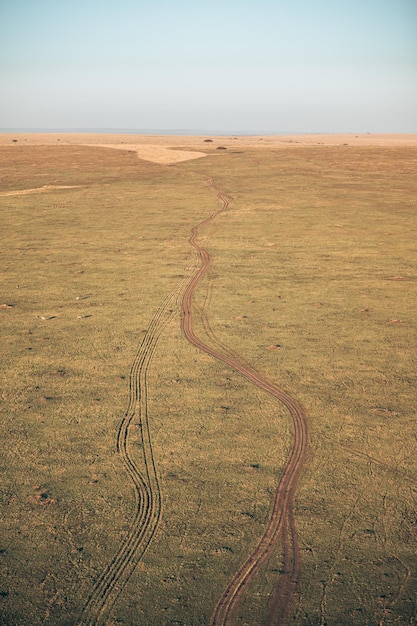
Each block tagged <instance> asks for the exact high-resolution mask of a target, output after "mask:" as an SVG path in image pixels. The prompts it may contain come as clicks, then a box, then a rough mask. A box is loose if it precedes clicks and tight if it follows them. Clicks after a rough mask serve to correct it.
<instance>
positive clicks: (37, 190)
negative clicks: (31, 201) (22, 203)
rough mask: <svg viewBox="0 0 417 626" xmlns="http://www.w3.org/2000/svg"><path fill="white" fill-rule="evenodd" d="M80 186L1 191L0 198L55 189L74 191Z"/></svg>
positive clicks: (52, 186) (51, 186) (48, 186)
mask: <svg viewBox="0 0 417 626" xmlns="http://www.w3.org/2000/svg"><path fill="white" fill-rule="evenodd" d="M80 186H81V185H43V186H42V187H35V188H34V189H18V190H17V191H2V192H1V193H0V196H26V195H27V194H28V193H44V192H45V191H55V189H74V188H75V187H80Z"/></svg>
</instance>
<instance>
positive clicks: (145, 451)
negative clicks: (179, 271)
mask: <svg viewBox="0 0 417 626" xmlns="http://www.w3.org/2000/svg"><path fill="white" fill-rule="evenodd" d="M188 282H189V276H187V277H185V278H184V279H183V280H182V281H180V282H179V283H178V284H177V285H176V287H175V288H174V289H173V290H172V291H171V293H170V294H169V295H168V296H167V297H166V298H165V300H164V301H163V302H162V304H161V305H160V307H159V308H158V310H157V311H156V313H155V315H154V316H153V318H152V320H151V322H150V324H149V327H148V329H147V331H146V334H145V335H144V337H143V340H142V343H141V345H140V347H139V349H138V351H137V353H136V355H135V357H134V360H133V362H132V365H131V369H130V374H129V404H128V408H127V411H126V414H125V416H124V417H123V419H122V421H121V423H120V425H119V428H118V431H117V437H116V449H117V452H118V454H119V455H120V458H121V459H122V461H123V464H124V466H125V469H126V471H127V473H128V475H129V477H130V479H131V481H132V483H133V486H134V491H135V513H134V516H133V519H132V521H131V524H130V528H129V530H128V532H127V533H126V535H125V536H124V538H123V539H122V541H121V543H120V545H119V547H118V550H117V552H116V554H115V555H114V557H113V558H112V560H111V561H110V563H109V564H108V565H107V566H106V567H105V568H104V570H103V571H102V573H101V575H100V576H99V578H98V579H97V581H96V583H95V585H94V588H93V590H92V592H91V593H90V595H89V597H88V599H87V602H86V603H85V606H84V608H83V611H82V615H81V620H80V621H79V624H82V625H83V626H84V625H85V626H94V625H96V624H100V623H103V622H104V620H105V617H106V615H107V614H108V613H109V611H110V610H111V608H112V606H113V605H114V603H115V602H116V600H117V598H118V597H119V595H120V593H121V592H122V591H123V588H124V587H125V585H126V583H127V582H128V580H129V579H130V577H131V575H132V574H133V572H134V570H135V568H136V567H137V565H138V563H139V562H140V560H141V559H142V557H143V555H144V553H145V552H146V549H147V548H148V546H149V544H150V542H151V541H152V538H153V536H154V534H155V532H156V529H157V527H158V523H159V520H160V516H161V491H160V486H159V480H158V474H157V470H156V466H155V458H154V452H153V446H152V439H151V434H150V429H149V413H148V381H147V378H148V372H149V367H150V364H151V361H152V358H153V355H154V353H155V350H156V347H157V344H158V341H159V338H160V336H161V334H162V332H163V330H164V329H165V327H166V326H167V325H168V324H169V323H170V322H171V321H172V320H173V319H174V318H175V317H176V316H177V315H178V308H179V305H180V298H181V296H182V294H183V292H184V289H185V287H186V285H187V283H188ZM133 424H136V425H137V427H138V429H139V433H138V436H139V441H138V443H139V447H138V446H136V448H135V452H134V453H133V450H132V441H131V438H130V437H129V435H130V431H131V426H132V425H133ZM139 449H140V451H141V454H140V455H138V450H139Z"/></svg>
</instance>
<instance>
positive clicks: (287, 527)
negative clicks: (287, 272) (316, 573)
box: [181, 178, 307, 626]
mask: <svg viewBox="0 0 417 626" xmlns="http://www.w3.org/2000/svg"><path fill="white" fill-rule="evenodd" d="M209 184H210V185H211V187H212V188H213V189H215V190H216V191H217V196H218V198H219V200H220V201H221V202H222V206H221V208H219V209H218V210H217V211H216V212H214V213H213V214H212V215H211V216H209V217H207V218H206V219H205V220H203V221H202V222H200V223H199V224H198V225H197V226H194V227H193V228H192V230H191V236H190V238H189V243H190V244H191V245H192V246H193V248H194V249H195V250H196V252H197V254H198V257H199V259H200V268H199V269H198V270H197V271H196V272H195V274H194V275H193V276H192V278H191V280H190V282H189V283H188V285H187V287H186V289H185V292H184V295H183V298H182V306H181V327H182V330H183V333H184V335H185V337H186V338H187V339H188V341H189V342H190V343H191V344H192V345H194V346H195V347H197V348H199V349H200V350H201V351H202V352H205V353H206V354H209V355H210V356H212V357H214V358H215V359H217V360H219V361H221V362H222V363H225V364H226V365H228V366H230V367H231V368H232V369H234V370H235V371H236V372H238V373H239V374H240V375H242V376H243V377H244V378H246V380H248V381H249V382H250V383H252V384H254V385H255V386H256V387H258V388H259V389H262V390H263V391H265V392H266V393H268V394H270V395H272V396H273V397H274V398H276V399H277V400H278V401H279V402H280V403H281V404H283V405H284V406H285V407H286V408H287V409H288V411H289V414H290V416H291V418H292V423H293V444H292V449H291V452H290V455H289V458H288V460H287V462H286V464H285V467H284V469H283V471H282V474H281V477H280V480H279V482H278V486H277V489H276V493H275V498H274V502H273V506H272V511H271V516H270V519H269V522H268V525H267V527H266V529H265V531H264V534H263V536H262V537H261V540H260V541H259V543H258V545H257V546H256V547H255V549H254V550H253V552H252V553H251V554H250V556H249V557H248V558H247V560H246V561H245V562H244V563H243V565H242V566H241V567H240V568H239V569H238V571H237V572H236V574H235V575H234V576H233V578H232V580H231V581H230V582H229V584H228V585H227V587H226V589H225V591H224V593H223V595H222V597H221V598H220V600H219V602H218V604H217V606H216V609H215V611H214V615H213V618H212V626H230V625H231V624H232V620H233V616H234V613H235V611H236V608H237V606H238V604H239V602H240V600H241V599H242V597H243V595H244V593H245V591H246V590H247V587H248V585H249V583H250V581H251V580H252V579H253V577H254V575H255V574H256V572H257V571H258V570H259V569H260V567H261V566H262V565H263V564H264V563H265V561H266V560H267V559H268V557H269V556H270V555H271V554H272V552H273V550H274V548H275V546H276V544H277V542H278V541H279V540H281V542H282V550H283V573H282V576H281V579H280V582H279V584H278V586H277V589H276V590H275V592H274V593H273V594H272V598H271V603H270V608H269V612H268V618H267V623H268V625H269V626H278V625H280V624H283V623H284V622H285V619H286V617H287V615H288V612H289V609H290V607H291V604H292V601H293V597H294V593H295V591H296V588H297V584H298V579H299V574H300V551H299V546H298V540H297V532H296V527H295V519H294V505H293V503H294V495H295V490H296V486H297V480H298V477H299V475H300V472H301V468H302V465H303V463H304V460H305V457H306V453H307V420H306V412H305V410H304V408H303V406H302V405H301V404H300V403H299V402H298V401H297V400H295V399H294V398H293V397H292V396H291V395H290V394H288V393H287V392H286V391H284V390H283V389H281V388H280V387H278V386H277V385H275V384H273V383H271V382H269V381H268V380H267V379H266V378H265V377H263V376H262V375H261V374H259V373H258V372H256V371H255V370H254V369H253V368H252V367H250V366H249V365H247V364H246V363H244V362H243V361H242V359H241V358H240V357H239V356H238V355H236V354H235V353H234V352H233V351H231V350H230V349H228V348H226V347H225V346H223V344H221V343H220V342H219V341H217V340H215V338H214V334H213V333H212V331H211V329H210V326H209V324H208V318H207V315H206V314H205V313H204V311H203V312H201V310H200V315H201V317H202V321H203V327H204V328H205V332H206V334H207V335H208V336H209V337H210V338H211V340H212V341H213V343H214V346H215V347H212V346H210V345H208V344H206V343H204V341H202V340H201V339H200V338H199V337H198V336H197V335H196V333H195V330H194V315H193V313H194V311H193V297H194V293H195V291H196V288H197V286H198V285H199V283H200V281H201V279H202V278H203V276H204V275H205V274H206V272H207V271H208V269H209V268H210V265H211V262H212V256H211V255H210V253H209V252H208V250H207V249H206V248H204V247H203V246H201V245H200V244H199V243H198V236H199V233H200V231H201V229H202V228H204V226H206V225H207V224H208V223H209V222H211V221H213V220H214V219H215V218H216V217H217V216H218V215H219V214H220V213H223V212H224V211H226V210H227V208H228V206H229V202H228V200H227V198H226V196H225V195H224V193H223V192H222V191H221V190H220V189H219V188H218V187H217V186H216V185H215V184H214V182H213V180H212V179H211V178H210V179H209Z"/></svg>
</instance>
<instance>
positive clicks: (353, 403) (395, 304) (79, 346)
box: [0, 138, 417, 626]
mask: <svg viewBox="0 0 417 626" xmlns="http://www.w3.org/2000/svg"><path fill="white" fill-rule="evenodd" d="M219 143H220V144H221V140H215V141H213V142H212V143H204V142H203V140H201V147H200V148H199V149H200V150H201V151H203V152H207V153H208V156H207V157H205V158H201V159H198V160H192V161H184V162H182V163H177V164H176V165H175V166H172V167H171V166H168V165H162V164H156V163H150V162H147V161H142V160H140V159H138V158H137V155H136V154H135V153H134V152H128V151H120V150H118V151H116V150H109V149H106V148H97V147H86V146H77V145H71V146H70V145H50V146H37V145H27V146H23V145H20V144H19V143H17V144H16V145H10V146H4V147H3V146H2V147H1V149H0V159H1V171H2V178H1V181H0V194H1V193H2V192H3V193H5V192H9V191H15V190H24V189H31V188H37V187H41V186H43V185H57V186H58V185H61V186H67V185H68V186H72V185H74V186H75V187H73V188H67V189H49V190H47V191H45V193H36V194H27V195H16V196H10V195H8V196H5V195H4V196H1V195H0V207H1V224H2V228H1V233H2V234H1V236H2V246H1V250H0V255H1V267H2V278H1V281H2V284H1V294H2V295H1V302H0V304H1V305H3V304H4V305H9V307H6V306H4V307H2V308H1V309H0V316H1V326H2V342H1V348H0V349H1V363H2V368H1V379H0V385H1V391H0V393H1V399H0V409H1V418H0V429H1V438H2V442H3V443H2V447H3V454H2V457H1V463H2V465H3V467H2V468H1V475H2V484H1V503H0V506H1V518H2V531H1V534H0V537H1V539H0V567H1V587H0V615H1V618H0V619H1V621H0V623H2V624H21V625H26V624H31V625H34V626H35V625H38V624H58V625H61V624H63V625H64V624H68V625H69V624H76V623H77V621H79V619H80V614H81V611H82V608H83V606H84V604H85V602H86V600H87V598H88V595H89V593H90V592H91V588H92V586H93V584H94V581H95V579H96V578H97V577H98V576H99V575H100V573H101V571H102V570H103V568H104V567H105V566H106V565H107V563H108V562H109V560H110V559H111V558H112V555H113V554H114V553H115V551H116V550H117V547H118V545H119V543H120V541H121V538H122V537H123V536H124V534H125V533H126V532H127V530H128V528H129V523H130V520H131V518H132V515H133V511H134V507H135V502H134V495H133V489H132V486H131V484H130V482H129V479H128V477H127V475H126V473H125V470H124V467H123V465H122V463H121V461H120V459H119V457H118V455H117V453H116V449H115V436H116V431H117V428H118V425H119V423H120V420H121V419H122V417H123V415H124V413H125V411H126V406H127V399H128V379H129V369H130V364H131V363H132V361H133V359H134V356H135V353H136V351H137V348H138V345H139V344H140V342H141V340H142V336H143V333H144V331H145V330H146V328H147V326H148V324H149V321H150V319H151V318H152V316H153V314H154V312H155V310H156V309H157V308H158V306H159V304H160V302H161V301H162V300H163V299H164V298H165V296H166V295H167V293H169V292H170V291H171V290H172V289H173V288H174V286H175V285H176V284H177V283H178V281H179V280H180V279H181V278H182V277H184V276H186V275H189V274H190V272H191V270H190V269H189V268H190V267H191V266H192V265H193V264H194V265H195V259H194V255H193V252H192V250H191V249H190V246H189V244H188V241H187V240H188V236H189V232H190V229H191V227H192V226H194V225H195V224H197V223H198V222H200V221H201V220H202V219H203V218H204V217H206V216H207V215H209V214H210V213H212V212H213V211H214V210H215V209H216V208H217V207H218V199H217V197H216V193H215V192H214V191H213V190H212V189H211V188H210V187H209V185H208V183H207V179H208V178H209V177H213V178H214V181H215V183H216V184H217V186H218V187H219V188H221V189H222V190H223V191H224V193H225V194H226V195H227V196H228V198H229V200H230V205H229V209H228V211H227V212H226V213H224V214H221V215H219V216H218V218H217V219H216V221H214V222H213V223H211V224H210V225H209V226H208V227H207V228H206V229H205V231H204V233H203V234H202V238H201V240H202V241H203V242H204V244H205V245H206V246H207V247H208V249H209V250H210V252H211V253H212V254H213V259H214V261H213V265H212V267H211V270H210V272H209V274H208V275H207V277H206V279H205V281H204V283H203V284H202V285H201V287H200V288H199V290H198V292H197V295H196V307H197V308H198V309H200V310H206V312H207V317H208V320H209V322H210V326H211V328H212V330H213V332H214V334H215V335H216V337H218V339H219V340H220V341H222V342H223V343H224V344H226V345H227V346H229V347H231V348H233V349H234V350H235V351H236V352H237V353H239V354H240V355H241V356H242V357H243V358H244V359H245V360H246V361H248V362H249V363H250V364H251V365H252V366H253V367H255V368H256V369H258V370H259V371H260V372H262V373H264V374H266V375H267V376H268V377H269V378H270V380H271V381H274V382H277V383H278V384H279V385H280V386H282V387H283V388H284V389H286V390H287V391H289V392H290V393H291V394H292V395H293V396H295V397H296V398H298V399H299V400H300V401H301V402H302V403H303V404H304V406H305V407H306V409H307V413H308V416H309V417H308V419H309V437H310V443H309V453H308V460H307V463H306V466H305V469H304V471H303V474H302V477H301V480H300V483H299V489H298V492H297V497H296V509H295V515H296V522H297V528H298V532H299V539H300V544H301V549H302V574H301V580H300V585H299V593H298V595H297V602H296V604H295V605H294V607H293V611H292V614H291V616H290V618H289V623H291V624H297V625H321V626H324V625H325V624H327V625H344V624H346V625H348V624H349V625H362V624H383V625H384V626H388V625H394V624H395V625H398V626H399V625H402V624H410V625H411V624H414V623H415V622H416V619H417V609H416V587H417V573H416V572H417V562H416V561H417V559H416V553H415V545H416V543H415V541H416V494H417V473H416V460H415V459H416V435H415V389H416V356H415V345H416V320H415V307H416V284H417V270H416V268H417V254H416V247H415V241H416V231H417V225H416V211H417V207H416V198H417V193H416V192H417V182H416V181H417V177H416V175H415V174H416V169H417V168H416V164H417V148H416V147H413V146H400V147H399V146H372V145H368V146H359V147H357V146H344V145H333V146H318V145H311V146H305V147H297V148H294V149H286V150H283V149H280V148H276V147H275V148H274V147H273V146H269V145H268V146H267V147H264V148H263V149H259V148H256V149H255V148H254V147H251V146H250V145H249V146H240V145H239V142H236V144H235V147H234V144H233V142H229V143H228V144H227V150H221V151H218V150H217V148H218V145H219ZM183 145H184V147H185V148H187V147H188V144H187V139H186V138H184V144H183ZM195 148H196V144H195V142H194V143H193V144H192V145H191V146H190V149H193V150H195ZM197 330H198V333H199V334H200V335H202V336H203V334H204V332H205V330H204V325H203V320H202V319H201V320H200V321H198V318H197ZM149 416H150V426H151V433H152V441H153V450H154V454H155V460H156V466H157V471H158V474H159V478H160V484H161V492H162V517H161V521H160V524H159V526H158V529H157V533H156V536H155V537H154V540H153V541H152V543H151V545H150V548H149V549H148V551H147V553H146V554H145V557H144V558H143V560H142V561H141V562H140V563H139V565H138V567H137V569H136V571H135V573H134V575H133V576H132V577H131V579H130V581H129V583H128V584H127V586H126V587H125V588H124V589H123V590H122V592H121V594H120V596H119V598H118V600H117V602H116V603H115V605H114V606H113V608H112V609H111V610H109V614H108V615H107V616H106V623H107V624H109V625H110V624H119V623H124V624H129V625H132V626H133V625H136V624H137V625H139V624H140V625H145V624H146V625H147V626H154V625H155V626H158V625H162V624H164V625H165V624H183V625H187V626H197V625H206V624H208V623H209V622H210V616H211V615H212V613H213V610H214V607H215V605H216V603H217V601H218V599H219V597H220V595H221V594H222V592H223V589H224V587H225V586H226V584H227V582H228V581H229V579H230V577H231V576H232V574H233V573H234V572H235V570H236V569H237V568H238V566H239V565H240V563H241V562H242V561H243V560H244V559H245V557H246V556H247V554H248V553H249V551H250V550H251V549H252V548H253V547H254V546H255V545H256V542H257V540H258V539H259V537H260V536H261V533H262V529H263V528H264V526H265V524H266V521H267V519H268V515H269V512H270V510H271V502H272V497H273V494H274V489H275V487H276V485H277V481H278V479H279V475H280V470H281V469H282V467H283V465H284V463H285V459H286V457H287V454H288V451H289V449H290V446H291V435H292V433H291V423H290V420H289V418H288V416H287V414H286V410H285V409H284V408H283V407H280V406H277V405H276V404H275V403H274V402H273V401H272V400H271V399H270V398H268V397H267V396H264V395H263V394H262V393H261V392H259V391H257V390H254V389H252V388H251V387H250V385H249V384H248V383H247V382H245V381H244V380H243V379H241V378H240V377H239V376H238V375H237V374H235V373H234V372H232V371H229V370H228V369H227V368H226V366H224V365H223V364H220V363H217V362H215V361H213V360H212V359H210V358H209V357H208V356H206V355H203V354H201V353H200V352H199V351H198V350H197V349H195V348H194V347H192V346H190V345H189V344H188V343H187V342H186V341H185V340H184V338H183V337H182V336H181V331H180V324H179V313H178V317H177V321H176V322H174V323H172V324H170V325H169V327H167V328H166V329H165V331H164V333H163V335H162V337H161V339H160V341H159V344H158V348H157V351H156V353H155V357H154V359H153V361H152V365H151V369H150V372H149ZM132 431H133V432H132V449H134V445H135V432H134V427H133V428H132ZM281 565H282V564H281V554H280V551H279V548H278V549H277V551H276V554H275V555H274V556H273V557H272V558H271V559H270V561H269V562H268V563H267V564H266V565H265V567H264V569H263V571H262V572H261V573H260V574H259V575H258V576H257V577H256V579H255V581H254V583H253V584H252V586H251V589H250V590H249V594H248V596H247V597H246V599H245V601H244V602H243V603H242V606H241V607H240V610H239V613H238V615H236V619H235V621H236V624H247V625H250V626H257V625H258V624H259V625H260V624H262V623H263V621H264V620H265V616H266V614H267V612H266V609H267V604H268V597H269V595H270V594H271V591H272V589H273V588H274V585H275V584H276V582H277V579H278V577H279V570H280V567H281Z"/></svg>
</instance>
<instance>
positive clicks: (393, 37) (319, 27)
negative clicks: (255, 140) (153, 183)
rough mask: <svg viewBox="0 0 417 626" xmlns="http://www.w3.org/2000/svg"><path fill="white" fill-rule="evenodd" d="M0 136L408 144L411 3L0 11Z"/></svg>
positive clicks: (174, 3) (4, 7)
mask: <svg viewBox="0 0 417 626" xmlns="http://www.w3.org/2000/svg"><path fill="white" fill-rule="evenodd" d="M0 128H1V129H7V128H21V129H22V128H30V129H93V128H100V129H105V128H109V129H142V130H166V131H169V130H171V131H173V130H183V131H184V130H202V131H213V132H257V133H259V132H261V133H262V132H287V133H291V132H297V133H298V132H300V133H301V132H312V133H337V132H340V133H346V132H353V133H359V132H370V133H416V132H417V0H285V1H284V0H211V1H208V0H146V1H145V0H0Z"/></svg>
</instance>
